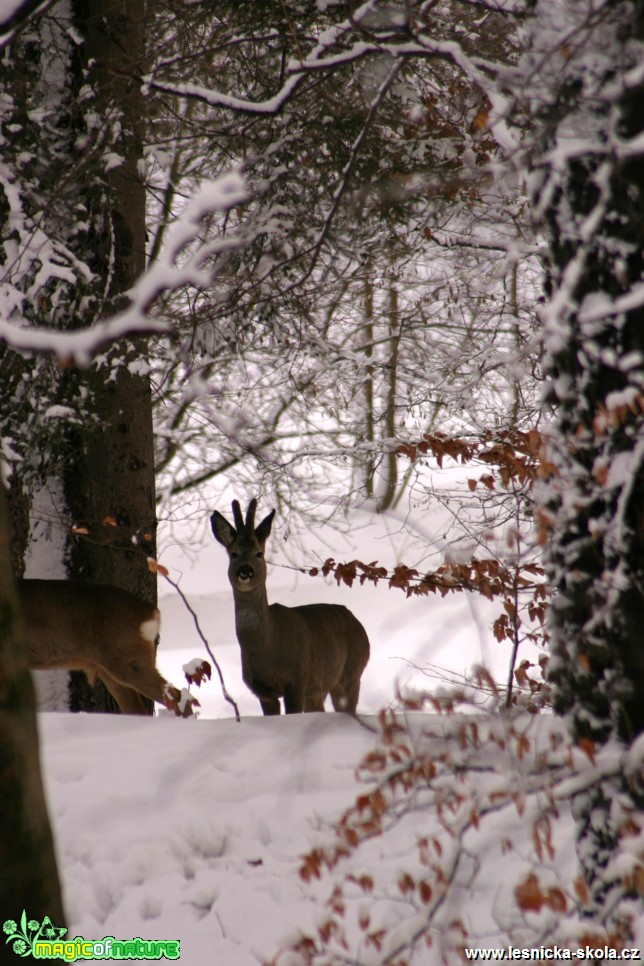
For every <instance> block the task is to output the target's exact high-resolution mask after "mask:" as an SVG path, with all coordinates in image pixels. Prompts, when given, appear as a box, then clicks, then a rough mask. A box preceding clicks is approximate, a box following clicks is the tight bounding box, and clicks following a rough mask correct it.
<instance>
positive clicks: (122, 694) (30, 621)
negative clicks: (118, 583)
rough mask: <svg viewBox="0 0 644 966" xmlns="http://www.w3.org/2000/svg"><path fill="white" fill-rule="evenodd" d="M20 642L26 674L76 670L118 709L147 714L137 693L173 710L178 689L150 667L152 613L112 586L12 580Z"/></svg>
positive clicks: (155, 629)
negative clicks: (101, 689) (98, 682)
mask: <svg viewBox="0 0 644 966" xmlns="http://www.w3.org/2000/svg"><path fill="white" fill-rule="evenodd" d="M16 587H17V591H18V601H19V604H20V609H21V612H22V623H23V631H24V640H25V643H26V648H27V659H28V662H29V667H30V668H31V669H32V670H34V671H50V670H54V669H56V668H66V669H67V670H70V671H84V672H85V674H86V675H87V677H88V679H89V681H90V683H91V684H92V685H93V684H94V683H95V681H96V678H97V677H99V678H100V679H101V681H102V682H103V684H104V685H105V687H106V688H107V690H108V691H109V692H110V694H111V695H112V697H113V698H114V700H115V701H116V703H117V704H118V706H119V708H120V709H121V711H122V712H123V714H149V711H148V709H147V708H146V705H145V703H144V702H143V699H142V698H141V695H144V696H145V697H146V698H149V699H150V700H151V701H158V702H159V704H165V706H166V707H167V708H169V709H170V710H172V711H174V712H175V714H177V715H179V714H182V715H183V716H184V717H185V716H187V715H189V714H192V712H193V707H192V705H193V704H194V703H197V704H198V702H195V699H194V698H188V699H187V701H186V702H184V704H185V707H184V708H183V709H180V707H179V701H180V699H181V692H180V691H179V690H178V689H177V688H175V687H173V686H172V685H171V684H168V682H167V681H166V680H165V678H163V677H161V675H160V674H159V672H158V671H157V669H156V667H155V658H156V638H157V636H158V633H159V626H160V619H159V611H158V610H157V608H156V607H155V606H154V605H153V604H148V603H146V602H145V601H143V600H140V599H139V598H138V597H135V596H134V595H133V594H129V593H127V591H125V590H120V589H119V588H118V587H107V586H104V585H98V584H80V583H74V582H73V581H68V580H18V581H17V582H16Z"/></svg>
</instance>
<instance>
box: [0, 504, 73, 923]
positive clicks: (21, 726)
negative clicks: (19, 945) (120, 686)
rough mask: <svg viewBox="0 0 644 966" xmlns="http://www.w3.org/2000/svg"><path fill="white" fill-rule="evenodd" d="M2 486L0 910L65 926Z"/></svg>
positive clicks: (0, 576)
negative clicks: (47, 917) (49, 920)
mask: <svg viewBox="0 0 644 966" xmlns="http://www.w3.org/2000/svg"><path fill="white" fill-rule="evenodd" d="M5 502H6V501H5V491H4V487H3V486H0V787H2V809H1V811H2V821H1V822H0V868H2V875H0V909H2V912H3V913H4V917H5V918H14V917H15V919H19V917H20V915H21V913H22V911H23V909H25V910H26V911H27V914H28V915H29V916H30V917H32V918H34V917H38V918H39V919H40V918H44V917H45V916H49V917H51V918H52V919H53V920H54V921H56V922H61V921H64V915H63V907H62V898H61V892H60V883H59V879H58V871H57V868H56V856H55V853H54V845H53V840H52V835H51V828H50V825H49V818H48V815H47V806H46V802H45V794H44V790H43V784H42V777H41V773H40V762H39V750H38V731H37V728H36V714H35V704H34V691H33V686H32V682H31V678H30V675H29V671H28V669H27V662H26V659H25V654H24V649H23V647H22V644H21V641H20V620H19V616H18V614H17V608H16V597H15V592H14V586H13V573H12V566H11V561H10V558H9V536H8V520H7V512H6V506H5Z"/></svg>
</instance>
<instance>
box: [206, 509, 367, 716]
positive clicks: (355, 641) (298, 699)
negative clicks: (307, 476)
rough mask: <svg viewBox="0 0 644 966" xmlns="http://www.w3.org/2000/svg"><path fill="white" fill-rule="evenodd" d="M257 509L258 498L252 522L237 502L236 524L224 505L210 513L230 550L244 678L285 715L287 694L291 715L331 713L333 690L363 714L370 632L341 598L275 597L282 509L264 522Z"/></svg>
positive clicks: (341, 702) (267, 709)
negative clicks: (276, 533) (275, 543)
mask: <svg viewBox="0 0 644 966" xmlns="http://www.w3.org/2000/svg"><path fill="white" fill-rule="evenodd" d="M256 509H257V500H251V502H250V504H249V506H248V510H247V512H246V519H245V520H244V518H243V516H242V511H241V507H240V505H239V502H238V501H237V500H233V504H232V510H233V518H234V521H235V525H234V526H231V524H230V523H229V522H228V520H226V518H225V517H224V516H222V514H221V513H219V512H218V511H217V510H215V512H214V513H213V514H212V516H211V517H210V525H211V527H212V532H213V534H214V537H215V539H216V540H217V541H218V542H219V543H220V544H222V545H223V546H224V547H225V548H226V551H227V553H228V560H229V564H228V580H229V581H230V584H231V586H232V589H233V598H234V603H235V629H236V632H237V640H238V642H239V646H240V649H241V661H242V677H243V679H244V683H245V684H246V686H247V687H248V688H249V689H250V690H251V691H252V692H253V694H254V695H255V696H256V697H257V698H259V703H260V705H261V707H262V712H263V713H264V714H265V715H275V714H279V713H280V698H283V699H284V710H285V712H286V714H299V713H301V712H302V711H307V712H308V711H324V702H325V699H326V698H327V696H328V695H329V694H330V695H331V701H332V703H333V708H334V710H335V711H344V712H347V713H349V714H355V711H356V707H357V704H358V697H359V695H360V677H361V675H362V672H363V671H364V669H365V667H366V665H367V661H368V660H369V638H368V637H367V632H366V631H365V629H364V627H363V626H362V624H361V623H360V621H359V620H358V619H357V618H356V617H355V616H354V615H353V614H352V613H351V611H350V610H348V608H346V607H343V606H342V605H340V604H303V605H300V606H298V607H285V606H284V605H282V604H269V603H268V597H267V593H266V559H265V557H264V548H265V546H266V541H267V540H268V537H269V535H270V532H271V526H272V524H273V517H274V516H275V510H271V512H270V513H269V514H268V516H267V517H265V518H264V519H263V520H262V522H261V523H260V524H259V526H258V527H257V528H256V527H255V511H256Z"/></svg>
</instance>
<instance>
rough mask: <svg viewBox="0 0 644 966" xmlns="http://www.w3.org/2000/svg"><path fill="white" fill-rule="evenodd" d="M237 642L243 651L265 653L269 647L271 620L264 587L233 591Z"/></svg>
mask: <svg viewBox="0 0 644 966" xmlns="http://www.w3.org/2000/svg"><path fill="white" fill-rule="evenodd" d="M234 598H235V629H236V631H237V640H238V641H239V643H240V645H241V647H242V649H243V650H245V651H255V652H260V651H266V650H267V649H268V648H269V647H270V637H271V635H270V627H271V618H270V612H269V607H268V597H267V596H266V588H265V587H257V588H256V589H255V590H248V591H238V590H235V591H234Z"/></svg>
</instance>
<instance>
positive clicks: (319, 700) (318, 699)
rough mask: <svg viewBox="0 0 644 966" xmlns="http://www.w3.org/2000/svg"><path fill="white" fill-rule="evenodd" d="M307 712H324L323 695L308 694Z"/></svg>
mask: <svg viewBox="0 0 644 966" xmlns="http://www.w3.org/2000/svg"><path fill="white" fill-rule="evenodd" d="M304 710H305V711H324V695H323V694H307V696H306V697H305V699H304Z"/></svg>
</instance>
